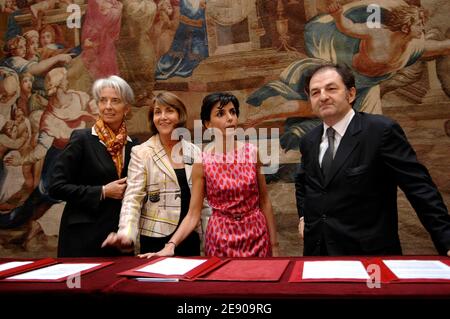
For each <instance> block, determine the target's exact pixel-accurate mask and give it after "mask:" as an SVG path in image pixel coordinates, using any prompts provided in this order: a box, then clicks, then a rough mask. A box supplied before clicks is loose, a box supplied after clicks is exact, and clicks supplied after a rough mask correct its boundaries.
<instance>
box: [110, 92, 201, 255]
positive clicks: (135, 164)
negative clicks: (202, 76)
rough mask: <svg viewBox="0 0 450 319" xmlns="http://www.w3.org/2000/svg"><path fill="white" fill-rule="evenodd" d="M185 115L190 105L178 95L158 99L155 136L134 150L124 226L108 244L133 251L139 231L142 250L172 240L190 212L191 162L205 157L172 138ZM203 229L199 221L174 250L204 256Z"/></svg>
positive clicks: (151, 118) (122, 218)
mask: <svg viewBox="0 0 450 319" xmlns="http://www.w3.org/2000/svg"><path fill="white" fill-rule="evenodd" d="M186 118H187V112H186V107H185V106H184V103H183V102H182V101H181V100H180V99H179V98H178V97H177V96H176V95H174V94H172V93H169V92H163V93H160V94H158V95H157V96H156V97H155V98H154V100H153V106H152V107H151V108H150V111H149V121H150V130H151V133H152V134H153V135H152V137H151V138H150V139H149V140H147V141H146V142H145V143H143V144H141V145H138V146H136V147H134V148H133V149H132V152H131V160H130V164H129V167H128V179H127V189H126V192H125V196H124V199H123V203H122V209H121V212H120V221H119V230H118V232H117V233H111V234H109V236H108V237H107V238H106V240H105V241H104V243H103V246H116V247H117V248H119V249H121V250H132V249H134V246H135V245H136V242H137V239H138V235H140V236H139V237H140V239H139V244H140V252H141V253H145V252H149V251H158V250H160V249H162V248H163V247H164V246H165V245H170V244H171V243H170V242H169V239H170V237H171V235H172V234H173V233H174V232H175V230H176V229H177V228H178V225H179V224H181V221H182V220H183V218H184V217H185V216H186V214H187V212H188V210H189V202H190V196H191V194H190V188H191V186H192V180H191V173H192V164H193V163H194V161H196V160H199V157H200V149H199V148H198V147H197V146H195V145H194V144H192V143H190V142H187V141H185V140H183V139H181V140H176V139H175V140H174V139H172V132H173V131H174V130H175V129H176V128H178V127H184V126H185V123H186ZM180 151H181V152H180ZM201 233H202V232H201V225H199V227H198V228H197V232H192V233H191V234H190V235H189V237H188V238H187V240H185V241H184V242H183V244H182V245H179V246H178V247H176V250H175V254H176V255H180V256H197V255H200V241H201V240H200V239H201V238H200V236H201Z"/></svg>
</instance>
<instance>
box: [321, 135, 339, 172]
mask: <svg viewBox="0 0 450 319" xmlns="http://www.w3.org/2000/svg"><path fill="white" fill-rule="evenodd" d="M335 132H336V131H335V130H334V129H333V128H332V127H329V128H327V137H328V148H327V150H326V151H325V154H324V155H323V158H322V173H323V176H324V177H326V176H327V174H328V173H329V172H330V168H331V163H332V162H333V154H334V133H335Z"/></svg>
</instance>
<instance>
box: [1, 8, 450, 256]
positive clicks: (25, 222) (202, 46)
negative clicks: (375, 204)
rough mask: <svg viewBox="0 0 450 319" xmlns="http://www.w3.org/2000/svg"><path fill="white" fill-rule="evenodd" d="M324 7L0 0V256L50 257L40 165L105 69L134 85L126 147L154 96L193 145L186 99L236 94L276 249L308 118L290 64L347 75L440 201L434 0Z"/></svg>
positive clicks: (443, 76)
mask: <svg viewBox="0 0 450 319" xmlns="http://www.w3.org/2000/svg"><path fill="white" fill-rule="evenodd" d="M340 4H341V5H342V10H338V11H337V12H335V10H333V9H332V8H333V7H334V8H335V7H336V3H335V1H334V0H207V1H206V0H122V1H119V0H0V9H1V13H0V34H1V40H0V41H1V45H2V46H1V47H2V49H3V50H2V53H1V54H2V55H1V59H0V155H1V159H2V161H1V164H0V256H1V257H5V256H21V257H41V256H55V254H56V246H57V236H58V229H59V220H60V217H61V212H62V209H63V207H64V203H63V202H57V201H55V200H53V199H52V198H50V197H48V196H47V195H46V190H47V188H48V183H49V176H50V174H51V172H52V166H53V165H54V160H55V158H56V154H57V153H58V150H60V149H62V148H63V147H64V146H65V144H66V143H67V141H68V139H69V137H70V134H71V132H72V131H73V130H74V129H78V128H83V127H90V126H92V124H93V123H94V121H95V119H96V116H97V114H98V109H97V106H96V104H95V101H92V97H91V94H90V88H91V85H92V83H93V81H94V80H95V79H97V78H99V77H104V76H108V75H111V74H117V75H120V76H121V77H123V78H124V79H126V80H127V81H128V82H129V83H130V84H131V86H132V87H133V89H134V91H135V93H136V96H137V101H136V105H135V106H134V107H133V110H132V116H131V117H130V118H129V119H128V122H127V125H128V129H129V133H130V135H132V136H135V137H138V138H139V140H140V141H141V142H143V141H145V140H146V139H147V138H148V137H149V133H148V121H147V112H148V107H149V103H150V100H151V98H152V96H153V95H154V94H155V93H157V92H158V91H161V90H168V91H172V92H174V93H175V94H177V95H178V96H180V97H181V98H182V99H183V100H184V101H185V102H186V105H187V106H188V112H189V121H188V126H189V128H190V129H192V132H193V137H192V138H193V140H194V139H195V141H196V142H201V141H202V135H201V130H200V133H199V132H198V130H194V120H196V119H198V118H199V110H200V105H201V100H202V98H203V97H204V96H205V95H206V94H208V93H211V92H214V91H230V92H232V93H234V94H235V95H236V96H237V97H238V98H239V100H240V103H241V114H240V118H239V123H240V126H241V127H242V128H244V129H253V130H256V132H257V134H258V143H259V144H260V146H261V147H265V148H266V149H267V151H268V152H267V153H268V169H267V170H266V180H267V182H268V187H269V191H270V197H271V200H272V204H273V206H274V213H275V215H276V219H277V226H278V231H279V237H280V250H281V253H282V254H284V255H301V252H302V243H301V241H300V240H299V238H298V235H297V233H298V232H297V224H298V217H297V212H296V207H295V196H294V185H293V177H294V172H295V167H296V165H297V163H298V162H299V159H300V153H299V152H298V145H299V138H301V136H302V135H303V134H305V132H307V131H309V130H310V129H311V128H313V127H314V126H316V125H318V124H319V123H320V121H318V120H317V119H316V118H315V117H314V115H313V114H312V113H311V108H310V105H309V104H308V101H307V98H306V96H305V94H304V92H303V85H304V73H305V71H306V70H308V69H309V68H311V67H313V66H315V65H318V64H321V63H324V62H327V61H332V62H342V63H346V64H348V65H349V66H351V68H352V69H353V71H354V72H355V74H356V86H357V91H358V93H357V100H356V103H355V106H354V107H355V109H357V110H359V111H364V112H369V113H378V114H385V115H387V116H389V117H392V118H394V119H395V120H397V121H399V122H400V124H401V125H402V127H403V128H404V129H405V132H406V134H407V136H408V138H409V139H410V141H411V143H412V144H413V146H414V148H415V149H416V151H417V154H418V157H419V159H420V160H421V161H422V162H423V163H424V164H425V165H426V166H427V167H428V169H429V170H430V173H431V175H432V176H433V179H434V181H435V183H436V184H437V186H438V187H439V189H440V191H441V192H442V194H443V197H444V200H445V201H446V204H447V206H448V205H449V204H450V161H449V157H450V99H449V96H450V72H449V71H450V70H449V69H450V57H449V54H450V22H449V19H448V14H449V12H450V10H449V9H450V2H449V1H448V0H368V1H367V0H363V1H352V0H341V1H340ZM387 13H389V14H387ZM405 39H407V40H405ZM61 67H62V68H61ZM52 70H53V72H51V71H52ZM196 133H197V134H196ZM86 169H89V168H88V167H86ZM399 208H400V218H399V219H400V221H399V223H400V237H401V241H402V245H403V247H404V252H405V253H406V254H436V251H435V250H434V247H433V245H432V243H431V241H430V239H429V236H428V234H427V233H426V232H425V230H424V229H423V227H422V226H421V224H420V223H419V221H418V219H417V216H416V215H415V214H414V211H413V210H412V208H411V207H410V205H409V204H408V202H407V201H406V199H405V198H404V195H403V194H402V193H401V192H400V191H399Z"/></svg>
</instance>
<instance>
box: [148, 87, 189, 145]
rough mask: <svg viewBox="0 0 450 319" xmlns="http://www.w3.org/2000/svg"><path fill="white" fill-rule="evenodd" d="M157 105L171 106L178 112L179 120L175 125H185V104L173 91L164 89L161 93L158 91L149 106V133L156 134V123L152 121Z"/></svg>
mask: <svg viewBox="0 0 450 319" xmlns="http://www.w3.org/2000/svg"><path fill="white" fill-rule="evenodd" d="M156 104H158V105H165V106H170V107H173V108H174V109H175V110H177V112H178V116H179V118H180V120H179V121H178V125H177V127H186V121H187V110H186V106H185V105H184V103H183V101H181V99H180V98H179V97H178V96H176V95H175V94H173V93H170V92H167V91H164V92H161V93H158V94H157V95H156V96H155V97H154V98H153V100H152V105H151V106H150V109H149V111H148V121H149V123H150V134H151V135H152V136H153V135H155V134H158V130H157V129H156V125H155V123H154V122H153V115H154V113H155V106H156Z"/></svg>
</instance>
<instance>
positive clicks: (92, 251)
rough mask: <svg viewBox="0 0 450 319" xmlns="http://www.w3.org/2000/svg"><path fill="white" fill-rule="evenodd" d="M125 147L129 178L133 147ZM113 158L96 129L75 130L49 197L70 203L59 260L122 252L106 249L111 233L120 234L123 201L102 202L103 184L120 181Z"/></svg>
mask: <svg viewBox="0 0 450 319" xmlns="http://www.w3.org/2000/svg"><path fill="white" fill-rule="evenodd" d="M134 145H137V143H136V141H135V140H133V141H132V142H130V141H128V142H127V144H126V145H125V161H124V166H123V170H122V175H121V178H122V177H125V176H126V175H127V167H128V163H129V161H130V153H131V148H132V147H133V146H134ZM117 179H118V176H117V171H116V168H115V166H114V162H113V160H112V158H111V155H110V154H109V153H108V151H107V150H106V146H105V145H104V144H102V143H101V142H100V140H99V138H98V136H96V135H92V129H90V128H89V129H82V130H75V131H73V133H72V135H71V137H70V141H69V143H68V144H67V146H66V147H65V149H64V151H63V152H62V153H61V155H60V156H59V158H58V160H57V162H56V164H55V167H54V171H53V173H52V178H51V184H50V189H49V194H50V196H51V197H53V198H55V199H60V200H63V201H66V206H65V208H64V211H63V214H62V218H61V224H60V228H59V242H58V257H83V256H86V257H88V256H111V255H117V254H119V252H118V251H117V250H114V249H113V248H106V249H102V248H101V244H102V242H103V241H104V240H105V239H106V237H107V236H108V234H109V233H110V232H113V231H117V227H118V224H119V214H120V207H121V203H122V201H121V200H117V199H111V198H107V199H105V200H101V192H102V185H106V184H108V183H110V182H112V181H114V180H117Z"/></svg>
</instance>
